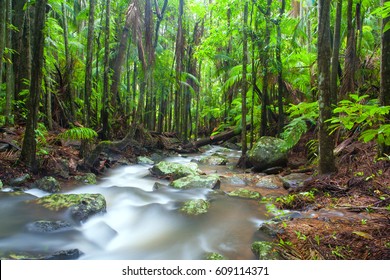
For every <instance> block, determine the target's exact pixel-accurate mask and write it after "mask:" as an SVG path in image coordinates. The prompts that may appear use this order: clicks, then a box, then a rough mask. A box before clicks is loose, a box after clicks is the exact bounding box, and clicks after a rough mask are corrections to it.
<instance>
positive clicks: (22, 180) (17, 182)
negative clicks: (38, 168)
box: [9, 173, 31, 187]
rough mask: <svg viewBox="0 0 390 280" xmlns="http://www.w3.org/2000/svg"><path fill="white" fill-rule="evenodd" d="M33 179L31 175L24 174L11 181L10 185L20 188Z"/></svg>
mask: <svg viewBox="0 0 390 280" xmlns="http://www.w3.org/2000/svg"><path fill="white" fill-rule="evenodd" d="M30 179H31V176H30V174H28V173H26V174H23V175H21V176H19V177H17V178H14V179H11V180H10V181H9V184H10V185H11V186H12V187H19V186H21V185H24V184H25V183H27V181H28V180H30Z"/></svg>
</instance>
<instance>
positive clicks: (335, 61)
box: [330, 0, 343, 104]
mask: <svg viewBox="0 0 390 280" xmlns="http://www.w3.org/2000/svg"><path fill="white" fill-rule="evenodd" d="M342 7H343V1H342V0H337V7H336V22H335V25H334V32H333V50H332V76H331V80H330V90H331V94H332V103H333V104H336V103H337V95H338V94H337V93H338V86H337V77H338V72H339V71H338V70H339V54H340V39H341V38H340V29H341V12H342Z"/></svg>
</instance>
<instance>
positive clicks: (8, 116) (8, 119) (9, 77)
mask: <svg viewBox="0 0 390 280" xmlns="http://www.w3.org/2000/svg"><path fill="white" fill-rule="evenodd" d="M6 14H7V16H6V17H7V25H8V26H11V25H12V1H11V0H8V1H7V12H6ZM5 45H6V47H7V48H8V49H11V45H12V32H11V30H8V32H7V35H6V40H5ZM6 58H7V64H6V70H7V72H6V85H7V90H6V100H5V124H6V126H10V125H11V124H12V123H13V118H12V99H13V97H14V84H13V82H14V80H13V67H12V64H11V63H10V61H12V55H11V53H10V52H8V54H7V57H6ZM0 59H2V56H0ZM0 86H1V83H0Z"/></svg>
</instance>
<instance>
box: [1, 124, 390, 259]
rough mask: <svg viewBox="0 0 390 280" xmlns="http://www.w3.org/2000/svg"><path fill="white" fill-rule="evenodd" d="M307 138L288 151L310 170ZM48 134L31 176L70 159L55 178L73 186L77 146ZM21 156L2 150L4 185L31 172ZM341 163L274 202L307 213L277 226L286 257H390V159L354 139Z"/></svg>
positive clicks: (16, 136)
mask: <svg viewBox="0 0 390 280" xmlns="http://www.w3.org/2000/svg"><path fill="white" fill-rule="evenodd" d="M22 133H23V130H22V128H20V129H14V130H13V133H12V134H9V133H4V134H3V135H2V137H1V138H0V140H1V141H3V143H4V142H8V143H21V137H22ZM308 137H309V138H306V139H305V138H304V139H302V141H301V144H300V145H298V146H297V147H296V148H294V150H293V151H292V152H291V153H290V158H289V162H290V163H294V165H296V163H300V164H301V167H303V166H304V168H308V170H310V168H312V167H313V166H315V164H312V163H310V162H309V161H308V160H307V157H308V156H307V149H306V142H307V140H308V139H310V136H308ZM46 138H47V143H46V145H45V147H46V152H45V155H43V156H41V158H42V161H41V166H42V169H41V170H40V172H39V173H38V174H35V175H33V174H31V175H32V176H31V178H30V179H29V181H30V182H33V181H34V180H36V179H38V178H40V177H43V176H47V175H51V174H50V173H52V172H53V170H54V169H53V168H56V167H55V166H56V164H58V163H59V162H61V161H62V160H66V161H67V163H68V165H69V168H68V169H67V172H68V175H69V176H68V178H66V177H67V176H65V177H64V176H59V175H57V176H56V177H57V178H58V179H59V180H61V181H62V182H64V183H65V185H67V184H68V185H71V184H72V182H73V181H72V178H74V175H80V171H78V170H77V165H78V164H79V163H81V162H82V160H81V159H80V155H79V152H78V149H77V146H74V145H72V143H67V144H64V143H61V142H58V141H56V137H55V135H48V136H47V137H46ZM19 154H20V151H18V150H15V149H11V150H10V151H4V152H0V180H1V181H2V182H3V184H5V185H6V184H7V183H8V182H9V181H10V180H11V179H13V178H17V177H20V176H22V175H24V174H27V173H29V171H28V169H27V168H26V167H25V166H24V165H23V163H22V162H19V161H18V157H19ZM135 156H136V155H135V154H134V151H128V154H127V155H126V158H128V159H129V157H130V159H129V161H130V162H134V159H135ZM302 164H303V165H302ZM337 166H338V171H337V173H336V174H333V175H330V176H316V175H315V169H313V170H314V172H312V173H311V174H312V175H313V179H312V180H309V181H307V182H306V183H305V185H304V186H302V187H300V188H298V189H296V190H295V191H293V192H290V193H289V194H287V195H285V196H284V197H283V198H281V199H277V200H275V204H276V206H277V207H279V208H280V209H288V210H297V211H304V212H305V213H306V215H304V216H302V217H300V218H296V219H291V220H285V221H282V222H281V223H278V224H277V225H276V227H277V228H278V230H277V232H278V235H277V238H276V240H275V243H276V244H277V245H278V246H277V248H278V251H279V253H280V254H281V255H282V257H283V258H286V259H328V260H329V259H360V260H364V259H376V260H388V259H390V172H389V171H390V161H389V159H388V158H386V159H381V160H378V159H376V145H375V143H367V144H363V143H361V142H358V141H355V142H352V143H350V144H349V145H348V146H346V147H345V148H344V149H343V150H342V151H341V152H340V153H339V154H338V157H337ZM287 171H288V169H287ZM283 172H286V170H285V171H283ZM309 172H310V171H309ZM302 193H303V194H302ZM308 193H309V194H310V195H307V194H308Z"/></svg>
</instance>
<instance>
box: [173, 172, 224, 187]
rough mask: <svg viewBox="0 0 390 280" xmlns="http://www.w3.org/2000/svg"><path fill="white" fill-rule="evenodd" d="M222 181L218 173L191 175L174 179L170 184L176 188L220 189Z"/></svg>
mask: <svg viewBox="0 0 390 280" xmlns="http://www.w3.org/2000/svg"><path fill="white" fill-rule="evenodd" d="M220 183H221V182H220V180H219V176H218V175H190V176H186V177H183V178H180V179H177V180H175V181H173V182H172V183H171V184H170V186H171V187H174V188H176V189H193V188H203V189H218V188H219V186H220Z"/></svg>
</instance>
